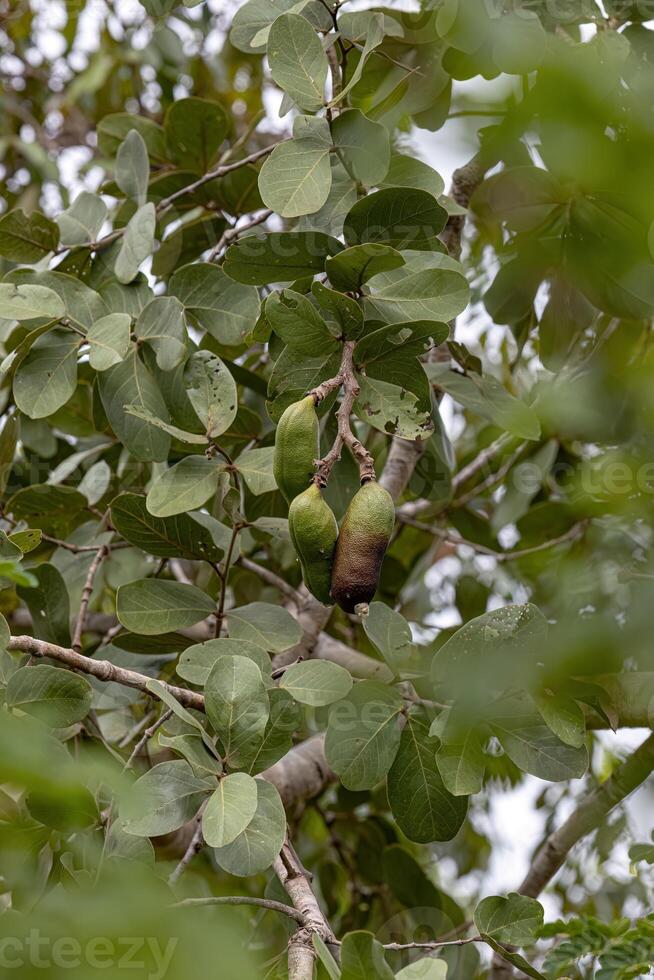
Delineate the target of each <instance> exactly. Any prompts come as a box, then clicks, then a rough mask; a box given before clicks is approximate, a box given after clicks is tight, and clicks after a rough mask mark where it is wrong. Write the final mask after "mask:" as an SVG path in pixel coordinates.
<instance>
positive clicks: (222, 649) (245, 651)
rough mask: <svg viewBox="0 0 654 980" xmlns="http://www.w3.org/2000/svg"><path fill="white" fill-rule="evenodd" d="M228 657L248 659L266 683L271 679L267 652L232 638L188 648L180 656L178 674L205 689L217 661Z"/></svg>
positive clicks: (270, 667) (209, 641) (218, 639)
mask: <svg viewBox="0 0 654 980" xmlns="http://www.w3.org/2000/svg"><path fill="white" fill-rule="evenodd" d="M226 656H229V657H247V658H248V659H249V660H252V661H253V662H254V663H255V664H256V665H257V667H258V668H259V670H260V671H261V675H262V677H263V678H264V683H266V680H267V679H268V678H269V677H270V673H271V670H272V665H271V661H270V657H269V656H268V654H267V653H266V651H265V650H264V649H263V648H262V647H259V646H256V644H254V643H250V642H249V641H248V640H234V639H232V637H229V638H227V637H221V638H216V639H214V640H205V642H204V643H194V644H193V645H192V646H190V647H187V648H186V650H184V651H183V652H182V653H181V654H180V658H179V660H178V662H177V673H178V674H179V676H180V677H183V678H184V680H186V681H190V682H191V684H199V685H200V686H201V687H204V685H205V684H206V682H207V678H208V676H209V674H210V673H211V669H212V668H213V666H214V664H215V663H216V661H217V660H219V659H220V657H226Z"/></svg>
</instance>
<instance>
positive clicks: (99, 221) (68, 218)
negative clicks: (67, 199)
mask: <svg viewBox="0 0 654 980" xmlns="http://www.w3.org/2000/svg"><path fill="white" fill-rule="evenodd" d="M106 217H107V206H106V204H105V203H104V201H103V200H102V198H101V197H98V195H97V194H90V193H89V192H88V191H82V193H81V194H78V195H77V197H76V198H75V200H74V201H73V203H72V204H71V205H70V207H68V208H66V210H65V211H62V212H61V214H58V215H57V216H56V218H55V221H56V222H57V224H58V225H59V237H60V239H61V243H62V244H63V245H83V244H85V243H86V242H94V241H95V240H96V238H97V237H98V235H99V233H100V229H101V228H102V225H103V223H104V220H105V218H106Z"/></svg>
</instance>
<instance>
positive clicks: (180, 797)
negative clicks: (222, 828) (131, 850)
mask: <svg viewBox="0 0 654 980" xmlns="http://www.w3.org/2000/svg"><path fill="white" fill-rule="evenodd" d="M214 787H215V781H214V779H213V778H211V777H207V776H202V777H200V776H196V775H195V774H194V773H193V770H192V769H191V767H190V766H189V764H188V762H185V761H184V760H183V759H176V760H175V761H173V762H160V763H159V765H158V766H154V767H153V768H152V769H150V770H149V771H148V772H146V773H145V774H144V775H143V776H141V777H140V779H137V780H136V782H135V783H134V786H133V787H132V791H131V792H130V793H129V794H128V795H127V796H125V797H124V799H123V800H122V802H121V807H120V820H121V823H122V826H123V829H124V830H125V831H126V832H127V833H128V834H134V835H135V836H137V837H158V836H160V835H161V834H170V833H172V832H173V831H174V830H177V829H178V827H181V826H182V825H183V824H185V823H186V821H187V820H190V819H191V818H192V817H194V816H195V814H196V813H197V811H198V809H199V807H200V804H201V803H202V801H203V800H204V798H205V797H206V796H207V795H208V794H209V793H210V792H211V790H212V789H213V788H214Z"/></svg>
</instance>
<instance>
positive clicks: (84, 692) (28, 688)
mask: <svg viewBox="0 0 654 980" xmlns="http://www.w3.org/2000/svg"><path fill="white" fill-rule="evenodd" d="M92 694H93V688H92V687H91V685H90V684H89V682H88V681H87V680H86V679H85V678H84V677H80V676H79V674H74V673H72V671H70V670H64V668H63V667H50V666H49V665H48V664H36V666H34V667H21V668H19V670H17V671H16V672H15V673H13V674H12V675H11V677H10V678H9V683H8V684H7V691H6V699H7V705H8V706H9V707H10V708H18V709H20V711H24V712H25V713H26V714H28V715H33V716H34V717H35V718H38V719H39V721H42V722H44V723H45V724H46V725H48V726H49V727H51V728H68V727H69V725H74V724H75V723H76V722H79V721H82V720H83V719H84V718H85V717H86V715H87V714H88V712H89V710H90V708H91V698H92Z"/></svg>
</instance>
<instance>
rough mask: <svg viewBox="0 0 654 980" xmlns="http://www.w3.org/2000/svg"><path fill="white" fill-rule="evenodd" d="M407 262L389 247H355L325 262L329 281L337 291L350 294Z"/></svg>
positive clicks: (372, 245) (373, 245)
mask: <svg viewBox="0 0 654 980" xmlns="http://www.w3.org/2000/svg"><path fill="white" fill-rule="evenodd" d="M404 264H405V260H404V258H403V256H402V255H400V253H399V252H398V251H397V249H394V248H391V247H390V246H389V245H375V244H372V243H369V244H366V245H354V246H353V247H352V248H346V249H344V250H343V251H342V252H340V253H339V254H338V255H335V256H334V257H333V258H328V259H327V261H326V262H325V269H326V271H327V275H328V277H329V281H330V282H331V284H332V286H333V287H334V288H335V289H340V290H343V291H344V292H348V291H349V290H359V289H360V288H361V286H363V284H364V283H366V282H368V280H369V279H372V278H373V276H377V275H379V273H381V272H389V271H391V270H392V269H399V268H400V266H403V265H404Z"/></svg>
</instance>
